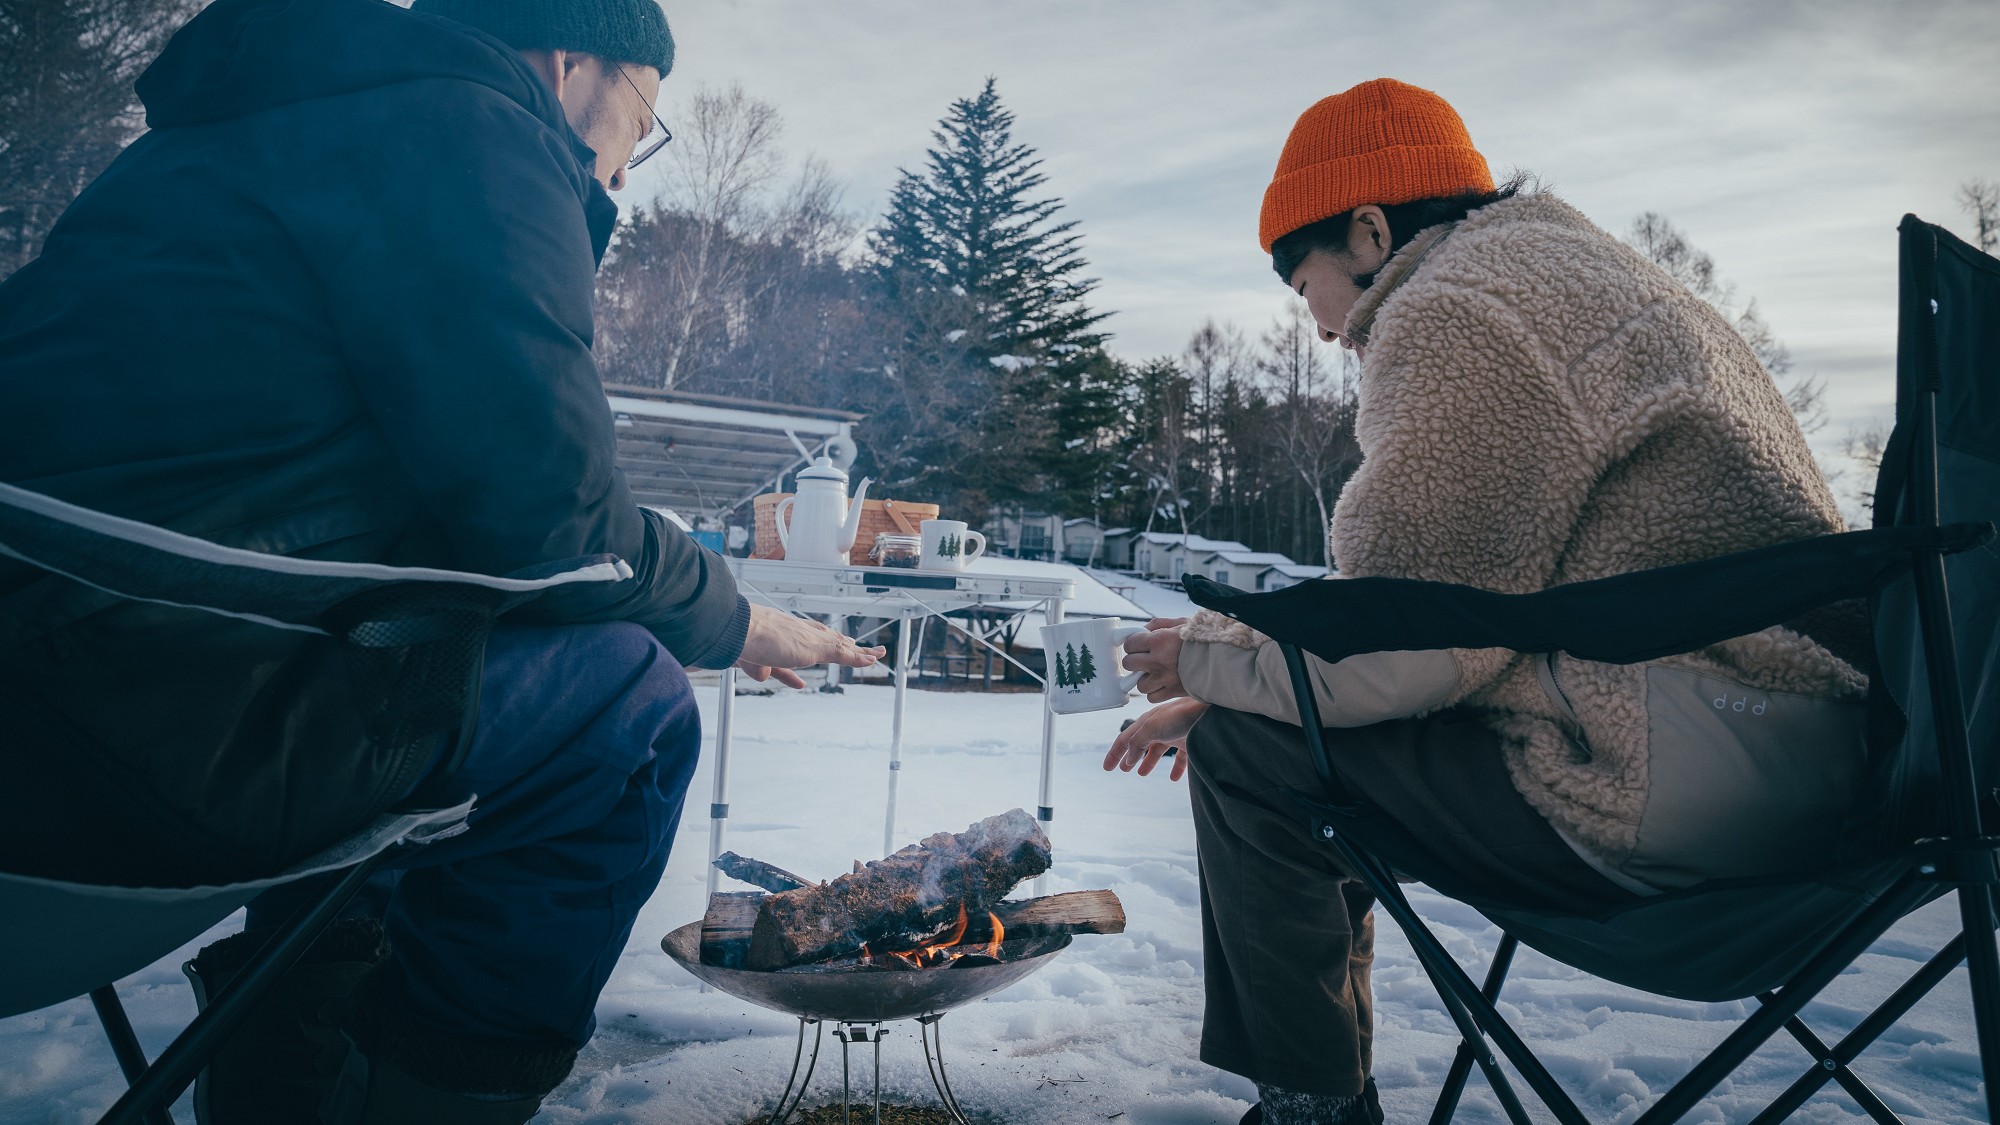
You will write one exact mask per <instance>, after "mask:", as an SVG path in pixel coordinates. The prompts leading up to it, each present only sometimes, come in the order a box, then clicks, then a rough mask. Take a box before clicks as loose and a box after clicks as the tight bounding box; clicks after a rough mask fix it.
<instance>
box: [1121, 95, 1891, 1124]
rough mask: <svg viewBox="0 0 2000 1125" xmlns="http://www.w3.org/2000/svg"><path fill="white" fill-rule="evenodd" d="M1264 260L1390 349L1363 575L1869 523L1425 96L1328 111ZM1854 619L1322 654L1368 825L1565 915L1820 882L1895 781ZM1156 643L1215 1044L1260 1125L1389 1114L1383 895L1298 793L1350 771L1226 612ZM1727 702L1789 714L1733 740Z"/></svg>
mask: <svg viewBox="0 0 2000 1125" xmlns="http://www.w3.org/2000/svg"><path fill="white" fill-rule="evenodd" d="M1258 241H1259V244H1260V245H1261V246H1262V247H1263V248H1264V249H1265V250H1266V251H1268V252H1269V253H1270V254H1271V262H1272V265H1273V267H1274V268H1275V269H1276V270H1277V273H1278V275H1279V277H1281V278H1282V279H1284V281H1285V283H1286V284H1287V285H1289V286H1291V287H1292V289H1293V290H1294V291H1296V292H1297V293H1299V294H1300V295H1301V296H1303V297H1304V298H1305V300H1306V303H1307V305H1308V306H1309V307H1310V309H1311V310H1312V314H1313V317H1314V319H1315V320H1316V321H1317V322H1318V324H1319V326H1320V332H1321V335H1322V336H1323V337H1324V338H1325V339H1327V340H1329V341H1335V340H1337V341H1339V342H1341V343H1342V344H1343V345H1345V346H1347V347H1350V348H1353V349H1354V350H1355V351H1356V352H1359V353H1362V364H1361V376H1360V383H1359V396H1360V404H1359V414H1358V417H1357V422H1356V437H1357V440H1358V441H1359V443H1360V446H1361V451H1362V455H1363V461H1362V465H1361V467H1360V468H1359V469H1358V470H1357V471H1356V472H1355V474H1354V476H1353V477H1352V478H1351V479H1350V480H1349V481H1348V483H1347V485H1346V487H1345V488H1344V489H1343V490H1342V492H1341V495H1340V500H1339V503H1338V505H1337V506H1336V508H1335V510H1334V516H1333V523H1332V527H1331V528H1330V529H1329V534H1330V537H1331V538H1330V543H1331V546H1332V553H1333V557H1334V559H1335V561H1336V562H1337V564H1338V566H1339V569H1340V575H1341V576H1342V577H1369V576H1383V577H1395V578H1412V579H1422V580H1429V581H1439V582H1454V583H1463V584H1467V585H1473V586H1479V587H1482V588H1485V589H1489V590H1497V591H1501V592H1504V593H1529V592H1533V591H1536V590H1541V589H1546V588H1547V587H1550V586H1554V585H1558V584H1561V583H1566V582H1576V581H1584V580H1588V579H1593V578H1602V577H1607V576H1609V575H1613V574H1620V573H1624V572H1627V571H1631V570H1644V569H1649V568H1653V567H1659V566H1667V565H1672V564H1676V563H1684V562H1689V561H1693V560H1696V559H1703V558H1709V557H1713V556H1716V555H1722V554H1727V553H1729V552H1732V551H1739V550H1745V549H1749V548H1753V547H1761V546H1766V545H1769V544H1773V543H1777V542H1782V541H1785V540H1789V539H1797V538H1803V537H1806V536H1811V535H1818V534H1825V533H1828V532H1835V531H1840V530H1842V523H1841V519H1840V516H1839V513H1838V510H1837V509H1836V508H1835V506H1834V501H1833V497H1832V495H1831V493H1830V492H1829V491H1828V489H1827V486H1826V482H1825V480H1824V479H1822V477H1821V476H1820V473H1819V470H1818V468H1817V466H1816V465H1815V464H1814V462H1813V459H1812V454H1811V453H1810V452H1809V451H1808V449H1807V447H1806V443H1805V438H1804V436H1803V435H1802V434H1801V433H1800V432H1799V427H1798V424H1797V422H1796V421H1795V420H1794V419H1793V417H1792V415H1791V412H1790V411H1789V410H1788V409H1787V407H1786V405H1785V402H1784V398H1783V396H1782V395H1781V394H1779V392H1778V390H1777V388H1776V387H1775V386H1774V385H1773V384H1772V381H1771V377H1770V375H1769V374H1768V373H1767V372H1766V371H1765V370H1764V369H1763V367H1762V366H1761V365H1760V364H1759V363H1758V361H1757V358H1756V356H1755V354H1754V353H1753V352H1752V351H1751V349H1750V347H1749V345H1747V344H1746V343H1745V342H1744V341H1743V339H1742V337H1740V336H1739V335H1737V334H1736V333H1735V331H1734V330H1733V329H1732V328H1731V327H1730V326H1729V324H1728V323H1727V322H1726V321H1724V320H1723V319H1722V317H1721V316H1720V315H1719V314H1718V313H1716V311H1715V310H1714V309H1712V308H1710V307H1709V306H1708V305H1707V304H1706V303H1705V302H1703V301H1702V300H1700V299H1699V298H1697V297H1695V296H1694V295H1693V294H1691V293H1689V292H1688V291H1687V290H1686V289H1685V288H1684V287H1682V286H1681V285H1679V284H1678V283H1676V282H1675V281H1674V280H1673V279H1672V278H1670V277H1668V276H1667V275H1666V274H1665V273H1664V272H1662V271H1661V270H1660V269H1659V268H1658V267H1656V266H1654V265H1653V264H1652V263H1650V262H1648V261H1646V260H1645V259H1644V258H1643V257H1641V256H1640V255H1639V254H1638V253H1637V252H1635V251H1633V250H1632V249H1631V248H1629V247H1627V246H1625V245H1623V244H1622V243H1620V242H1619V241H1618V239H1616V238H1615V237H1613V236H1612V235H1610V234H1608V233H1606V232H1605V231H1603V230H1600V229H1598V228H1597V227H1595V226H1593V225H1592V224H1591V223H1590V221H1589V220H1588V219H1586V218H1584V216H1583V215H1581V214H1579V213H1578V212H1577V211H1575V210H1574V209H1572V208H1571V207H1569V206H1568V205H1566V204H1564V203H1562V202H1561V201H1560V200H1557V199H1555V198H1554V197H1553V196H1550V195H1547V194H1545V193H1541V192H1536V191H1528V190H1524V188H1523V184H1522V182H1521V181H1520V180H1519V179H1517V180H1515V181H1513V182H1510V183H1508V184H1505V185H1503V186H1500V187H1495V185H1494V183H1493V178H1492V175H1491V173H1490V172H1489V171H1488V169H1487V165H1486V161H1485V159H1484V158H1483V157H1482V156H1481V155H1480V154H1479V152H1478V150H1477V149H1475V148H1474V147H1473V146H1472V141H1471V138H1470V137H1469V136H1468V135H1467V133H1466V129H1465V125H1464V123H1463V122H1461V121H1460V120H1459V117H1458V114H1456V113H1455V112H1453V111H1452V108H1451V106H1449V105H1447V104H1446V103H1445V101H1444V99H1442V98H1440V97H1439V96H1438V95H1436V94H1434V93H1431V92H1430V91H1428V90H1421V89H1418V88H1417V87H1414V86H1409V85H1406V84H1404V83H1401V82H1396V81H1394V80H1391V79H1386V78H1384V79H1377V80H1375V81H1372V82H1365V83H1362V84H1361V85H1359V86H1356V87H1354V88H1353V89H1351V90H1348V91H1347V92H1345V93H1342V94H1337V95H1335V96H1333V97H1330V98H1326V99H1324V100H1322V101H1320V102H1319V103H1317V104H1315V105H1314V106H1312V108H1310V109H1308V110H1307V111H1306V112H1305V114H1304V115H1302V116H1301V117H1300V118H1299V120H1298V124H1297V125H1296V126H1294V127H1293V129H1292V133H1291V136H1290V138H1289V139H1287V140H1286V142H1285V147H1284V152H1283V154H1282V155H1281V156H1280V157H1279V158H1278V168H1277V174H1276V175H1275V176H1274V177H1273V179H1272V182H1271V186H1270V189H1269V190H1268V191H1267V192H1266V194H1265V196H1264V206H1263V212H1262V215H1261V221H1260V226H1259V238H1258ZM1855 608H1856V610H1857V613H1856V614H1855V615H1854V619H1853V620H1851V621H1838V620H1831V619H1815V620H1813V621H1811V622H1805V621H1801V622H1796V623H1792V625H1790V626H1788V627H1782V628H1774V629H1770V630H1766V631H1765V632H1764V633H1761V634H1758V635H1757V636H1755V637H1750V638H1738V639H1737V640H1732V641H1725V642H1723V643H1722V644H1719V645H1715V646H1712V647H1711V648H1709V649H1704V650H1702V651H1700V652H1696V653H1690V654H1687V655H1684V656H1677V657H1670V658H1667V659H1664V660H1662V661H1659V662H1657V663H1653V664H1643V665H1606V664H1592V663H1589V662H1585V661H1580V660H1575V659H1572V658H1570V657H1568V656H1566V655H1564V654H1556V655H1554V656H1538V655H1524V654H1521V653H1515V652H1510V651H1506V650H1504V649H1480V650H1450V651H1434V652H1383V653H1368V654H1364V655H1360V656H1354V657H1350V658H1348V659H1346V660H1343V661H1340V662H1339V663H1336V664H1326V663H1324V662H1320V661H1318V660H1316V659H1314V658H1310V657H1309V658H1308V664H1309V665H1310V668H1309V678H1310V679H1311V680H1312V688H1313V692H1314V697H1315V699H1316V701H1317V702H1318V705H1319V709H1320V714H1321V716H1322V718H1323V719H1324V721H1326V723H1327V724H1328V725H1329V726H1330V727H1333V728H1336V729H1333V730H1329V731H1328V732H1327V744H1328V746H1329V748H1330V750H1331V751H1332V753H1333V756H1334V768H1335V769H1336V770H1337V771H1338V772H1339V774H1340V781H1341V782H1342V784H1343V786H1344V788H1345V789H1346V790H1347V792H1348V793H1350V794H1354V795H1357V797H1358V800H1357V802H1356V804H1357V808H1358V811H1357V813H1356V819H1355V820H1354V821H1353V822H1352V823H1351V824H1349V825H1348V827H1347V830H1346V834H1347V835H1348V837H1349V838H1351V839H1353V840H1354V841H1355V842H1356V843H1358V844H1359V845H1360V846H1362V847H1363V848H1367V849H1370V850H1374V851H1377V852H1378V853H1379V854H1383V855H1385V856H1386V857H1388V858H1389V859H1390V861H1391V862H1392V863H1393V864H1394V865H1395V866H1396V869H1397V870H1399V871H1403V872H1405V873H1407V874H1409V875H1412V876H1414V877H1419V878H1427V879H1430V880H1432V881H1434V882H1438V883H1441V884H1442V883H1447V882H1448V883H1450V884H1451V885H1456V886H1461V887H1472V888H1479V889H1480V890H1481V891H1482V892H1483V893H1487V894H1491V895H1493V896H1494V897H1495V898H1497V899H1500V900H1503V901H1508V902H1516V903H1523V904H1537V905H1538V908H1541V909H1546V910H1549V911H1553V912H1562V913H1578V912H1581V913H1593V912H1595V911H1597V910H1600V909H1603V908H1604V907H1606V906H1608V905H1612V904H1615V903H1618V902H1621V901H1629V900H1630V898H1631V896H1633V895H1646V894H1656V893H1659V892H1661V891H1665V890H1671V889H1675V888H1679V887H1685V886H1690V885H1692V884H1694V883H1698V882H1701V881H1702V880H1704V879H1708V878H1715V877H1726V876H1754V875H1769V874H1777V873H1780V872H1784V871H1788V870H1796V869H1799V868H1802V867H1805V866H1808V865H1810V864H1811V863H1813V862H1814V861H1815V854H1816V853H1818V852H1819V851H1820V850H1821V849H1823V848H1826V847H1829V846H1830V839H1829V837H1828V833H1829V832H1831V831H1834V830H1835V829H1836V827H1837V826H1838V825H1839V824H1840V823H1841V821H1842V818H1843V817H1842V814H1843V813H1844V812H1845V810H1846V808H1847V806H1848V804H1850V803H1851V802H1852V801H1853V800H1854V798H1855V796H1856V795H1857V793H1858V790H1859V783H1860V777H1861V767H1862V764H1863V762H1864V761H1865V759H1866V754H1865V740H1864V737H1863V721H1862V713H1863V710H1864V704H1863V702H1862V700H1863V697H1864V695H1865V691H1866V680H1865V678H1863V677H1862V676H1861V674H1860V673H1859V672H1857V671H1856V667H1857V666H1858V664H1859V662H1861V661H1863V660H1864V657H1862V655H1861V653H1862V652H1863V651H1865V648H1864V647H1863V646H1860V645H1853V644H1851V642H1852V641H1853V640H1854V639H1855V637H1856V636H1857V635H1858V636H1860V637H1862V638H1865V635H1866V634H1865V619H1864V618H1861V617H1860V615H1859V607H1858V606H1857V607H1855ZM1155 624H1156V625H1159V626H1161V627H1160V628H1157V629H1155V630H1153V631H1151V632H1147V633H1142V634H1140V635H1138V636H1135V637H1133V638H1131V639H1130V640H1128V641H1127V642H1126V649H1127V652H1128V653H1129V654H1130V655H1129V656H1128V657H1127V659H1126V661H1125V664H1126V667H1127V668H1130V669H1134V670H1137V671H1140V672H1141V673H1142V674H1143V675H1142V678H1141V679H1140V681H1139V688H1140V690H1141V691H1144V692H1146V693H1147V698H1149V699H1151V700H1153V701H1155V702H1162V703H1164V706H1161V707H1158V708H1155V709H1154V710H1153V711H1151V712H1149V713H1148V714H1147V715H1145V716H1144V717H1143V718H1141V719H1140V720H1139V721H1138V722H1137V723H1135V724H1134V725H1133V726H1132V727H1131V728H1130V729H1128V730H1127V731H1125V732H1124V733H1122V734H1120V735H1119V737H1118V740H1117V741H1116V742H1114V743H1113V745H1112V747H1111V752H1110V753H1109V754H1108V755H1107V756H1106V758H1105V768H1106V769H1115V768H1124V769H1128V770H1129V769H1132V768H1134V767H1135V766H1136V767H1137V768H1138V769H1139V772H1141V773H1147V772H1150V771H1151V769H1152V768H1153V766H1154V765H1156V764H1157V763H1158V761H1159V760H1160V757H1161V755H1162V754H1163V753H1164V752H1165V751H1166V750H1167V749H1168V748H1169V747H1180V748H1182V749H1183V750H1191V753H1186V754H1183V755H1182V756H1181V757H1179V758H1177V759H1176V764H1175V766H1174V774H1173V776H1175V777H1178V776H1181V774H1182V773H1184V772H1185V773H1187V774H1188V775H1189V776H1190V778H1191V781H1190V787H1191V789H1192V791H1193V793H1192V795H1193V798H1194V819H1195V839H1196V844H1197V848H1198V852H1199V855H1200V860H1201V875H1202V923H1203V951H1204V957H1205V962H1204V970H1203V971H1204V975H1205V977H1206V983H1207V994H1206V998H1207V1010H1206V1014H1205V1017H1204V1027H1203V1034H1202V1048H1201V1057H1202V1059H1203V1060H1204V1061H1207V1062H1209V1063H1211V1064H1213V1065H1215V1066H1218V1067H1221V1068H1223V1069H1225V1070H1229V1071H1232V1072H1235V1073H1237V1074H1241V1075H1244V1076H1246V1077H1249V1078H1250V1079H1251V1080H1252V1081H1254V1082H1255V1083H1256V1084H1257V1089H1258V1093H1259V1096H1260V1099H1261V1101H1260V1104H1259V1105H1257V1106H1255V1107H1252V1109H1251V1111H1250V1114H1249V1116H1247V1117H1246V1118H1245V1119H1244V1121H1245V1122H1246V1123H1249V1122H1262V1123H1264V1125H1349V1123H1354V1122H1361V1121H1368V1120H1374V1121H1380V1120H1381V1111H1380V1109H1379V1107H1378V1106H1377V1104H1376V1099H1375V1096H1374V1087H1373V1083H1372V1080H1371V1079H1370V1078H1369V1069H1370V1047H1371V1038H1372V1034H1373V1028H1372V1020H1371V1015H1370V1005H1371V1000H1370V995H1369V983H1368V976H1369V969H1370V965H1371V962H1372V959H1373V929H1372V918H1371V916H1370V911H1371V908H1372V906H1373V901H1372V899H1371V896H1370V894H1369V892H1368V891H1367V890H1366V889H1365V888H1364V887H1363V886H1362V885H1361V884H1359V883H1357V882H1355V881H1353V880H1352V879H1351V878H1350V877H1349V874H1348V872H1346V871H1345V870H1344V869H1343V868H1342V867H1341V866H1340V864H1339V862H1338V860H1336V859H1335V858H1334V856H1333V854H1332V853H1331V851H1330V850H1329V849H1328V848H1326V847H1325V846H1324V844H1323V843H1322V842H1321V841H1320V840H1319V839H1317V838H1316V837H1315V836H1313V834H1312V833H1311V832H1310V831H1309V826H1308V824H1307V823H1306V821H1305V818H1304V817H1302V816H1301V815H1300V814H1299V812H1298V809H1297V806H1296V805H1294V804H1293V803H1292V802H1291V801H1290V800H1289V799H1288V797H1287V796H1286V794H1287V791H1296V792H1302V793H1305V794H1309V795H1311V794H1317V793H1318V792H1320V785H1319V779H1318V777H1317V775H1316V773H1315V771H1314V768H1313V766H1312V764H1311V762H1310V759H1309V756H1308V754H1307V752H1306V749H1305V746H1304V743H1303V740H1302V739H1301V738H1300V737H1299V731H1298V728H1297V723H1298V707H1297V705H1296V702H1295V699H1294V696H1293V695H1292V687H1291V683H1290V680H1289V677H1288V675H1287V672H1286V668H1285V663H1284V660H1283V658H1282V656H1281V655H1280V654H1279V653H1278V651H1277V647H1276V645H1274V644H1273V643H1272V642H1271V641H1270V639H1269V638H1267V637H1265V636H1263V635H1262V634H1259V633H1256V632H1254V631H1253V630H1251V629H1249V628H1248V627H1247V626H1244V625H1242V624H1240V623H1238V622H1236V621H1233V620H1231V619H1229V618H1226V617H1222V616H1220V615H1217V614H1214V613H1211V612H1208V611H1203V612H1202V613H1200V614H1198V615H1196V616H1195V617H1194V618H1193V619H1192V620H1189V621H1186V622H1184V623H1183V622H1156V623H1155ZM1856 626H1859V628H1856ZM1704 684H1706V685H1710V687H1709V689H1708V690H1703V687H1702V685H1704ZM1718 685H1726V690H1728V691H1730V692H1731V693H1732V694H1747V695H1752V696H1756V697H1758V698H1763V699H1769V700H1777V699H1779V698H1783V699H1784V700H1785V702H1784V704H1783V706H1784V707H1786V708H1787V711H1786V713H1785V715H1784V717H1783V718H1782V719H1778V718H1777V708H1778V706H1779V704H1778V703H1776V702H1773V703H1771V704H1770V711H1769V714H1768V715H1766V716H1762V717H1760V718H1759V719H1757V720H1756V722H1757V724H1759V725H1758V726H1757V727H1756V729H1751V727H1748V726H1742V725H1741V723H1742V721H1740V720H1736V719H1734V718H1733V716H1728V715H1725V716H1723V717H1721V718H1715V717H1714V715H1713V713H1712V711H1711V709H1710V708H1708V706H1707V702H1706V699H1707V697H1710V696H1713V695H1715V694H1717V689H1718ZM1697 718H1698V719H1699V720H1700V721H1699V722H1696V721H1694V720H1695V719H1697ZM1197 721H1198V723H1197ZM1287 724H1290V725H1287ZM1752 774H1755V775H1757V776H1756V777H1755V778H1754V779H1751V777H1750V775H1752ZM1731 777H1740V778H1741V779H1742V780H1736V781H1731V780H1727V779H1728V778H1731ZM1691 795H1698V796H1691ZM1371 825H1376V826H1380V825H1392V826H1400V831H1398V832H1395V833H1386V832H1383V831H1380V830H1379V829H1378V830H1377V831H1376V832H1375V833H1374V834H1373V835H1371V832H1370V826H1371ZM1396 838H1403V839H1405V840H1406V841H1407V840H1408V839H1414V840H1416V841H1418V844H1417V845H1416V846H1417V847H1419V848H1420V849H1422V854H1411V853H1409V852H1407V851H1402V852H1400V853H1399V852H1398V851H1397V850H1396V849H1395V846H1394V845H1393V844H1391V843H1390V842H1389V841H1390V840H1393V839H1396Z"/></svg>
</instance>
